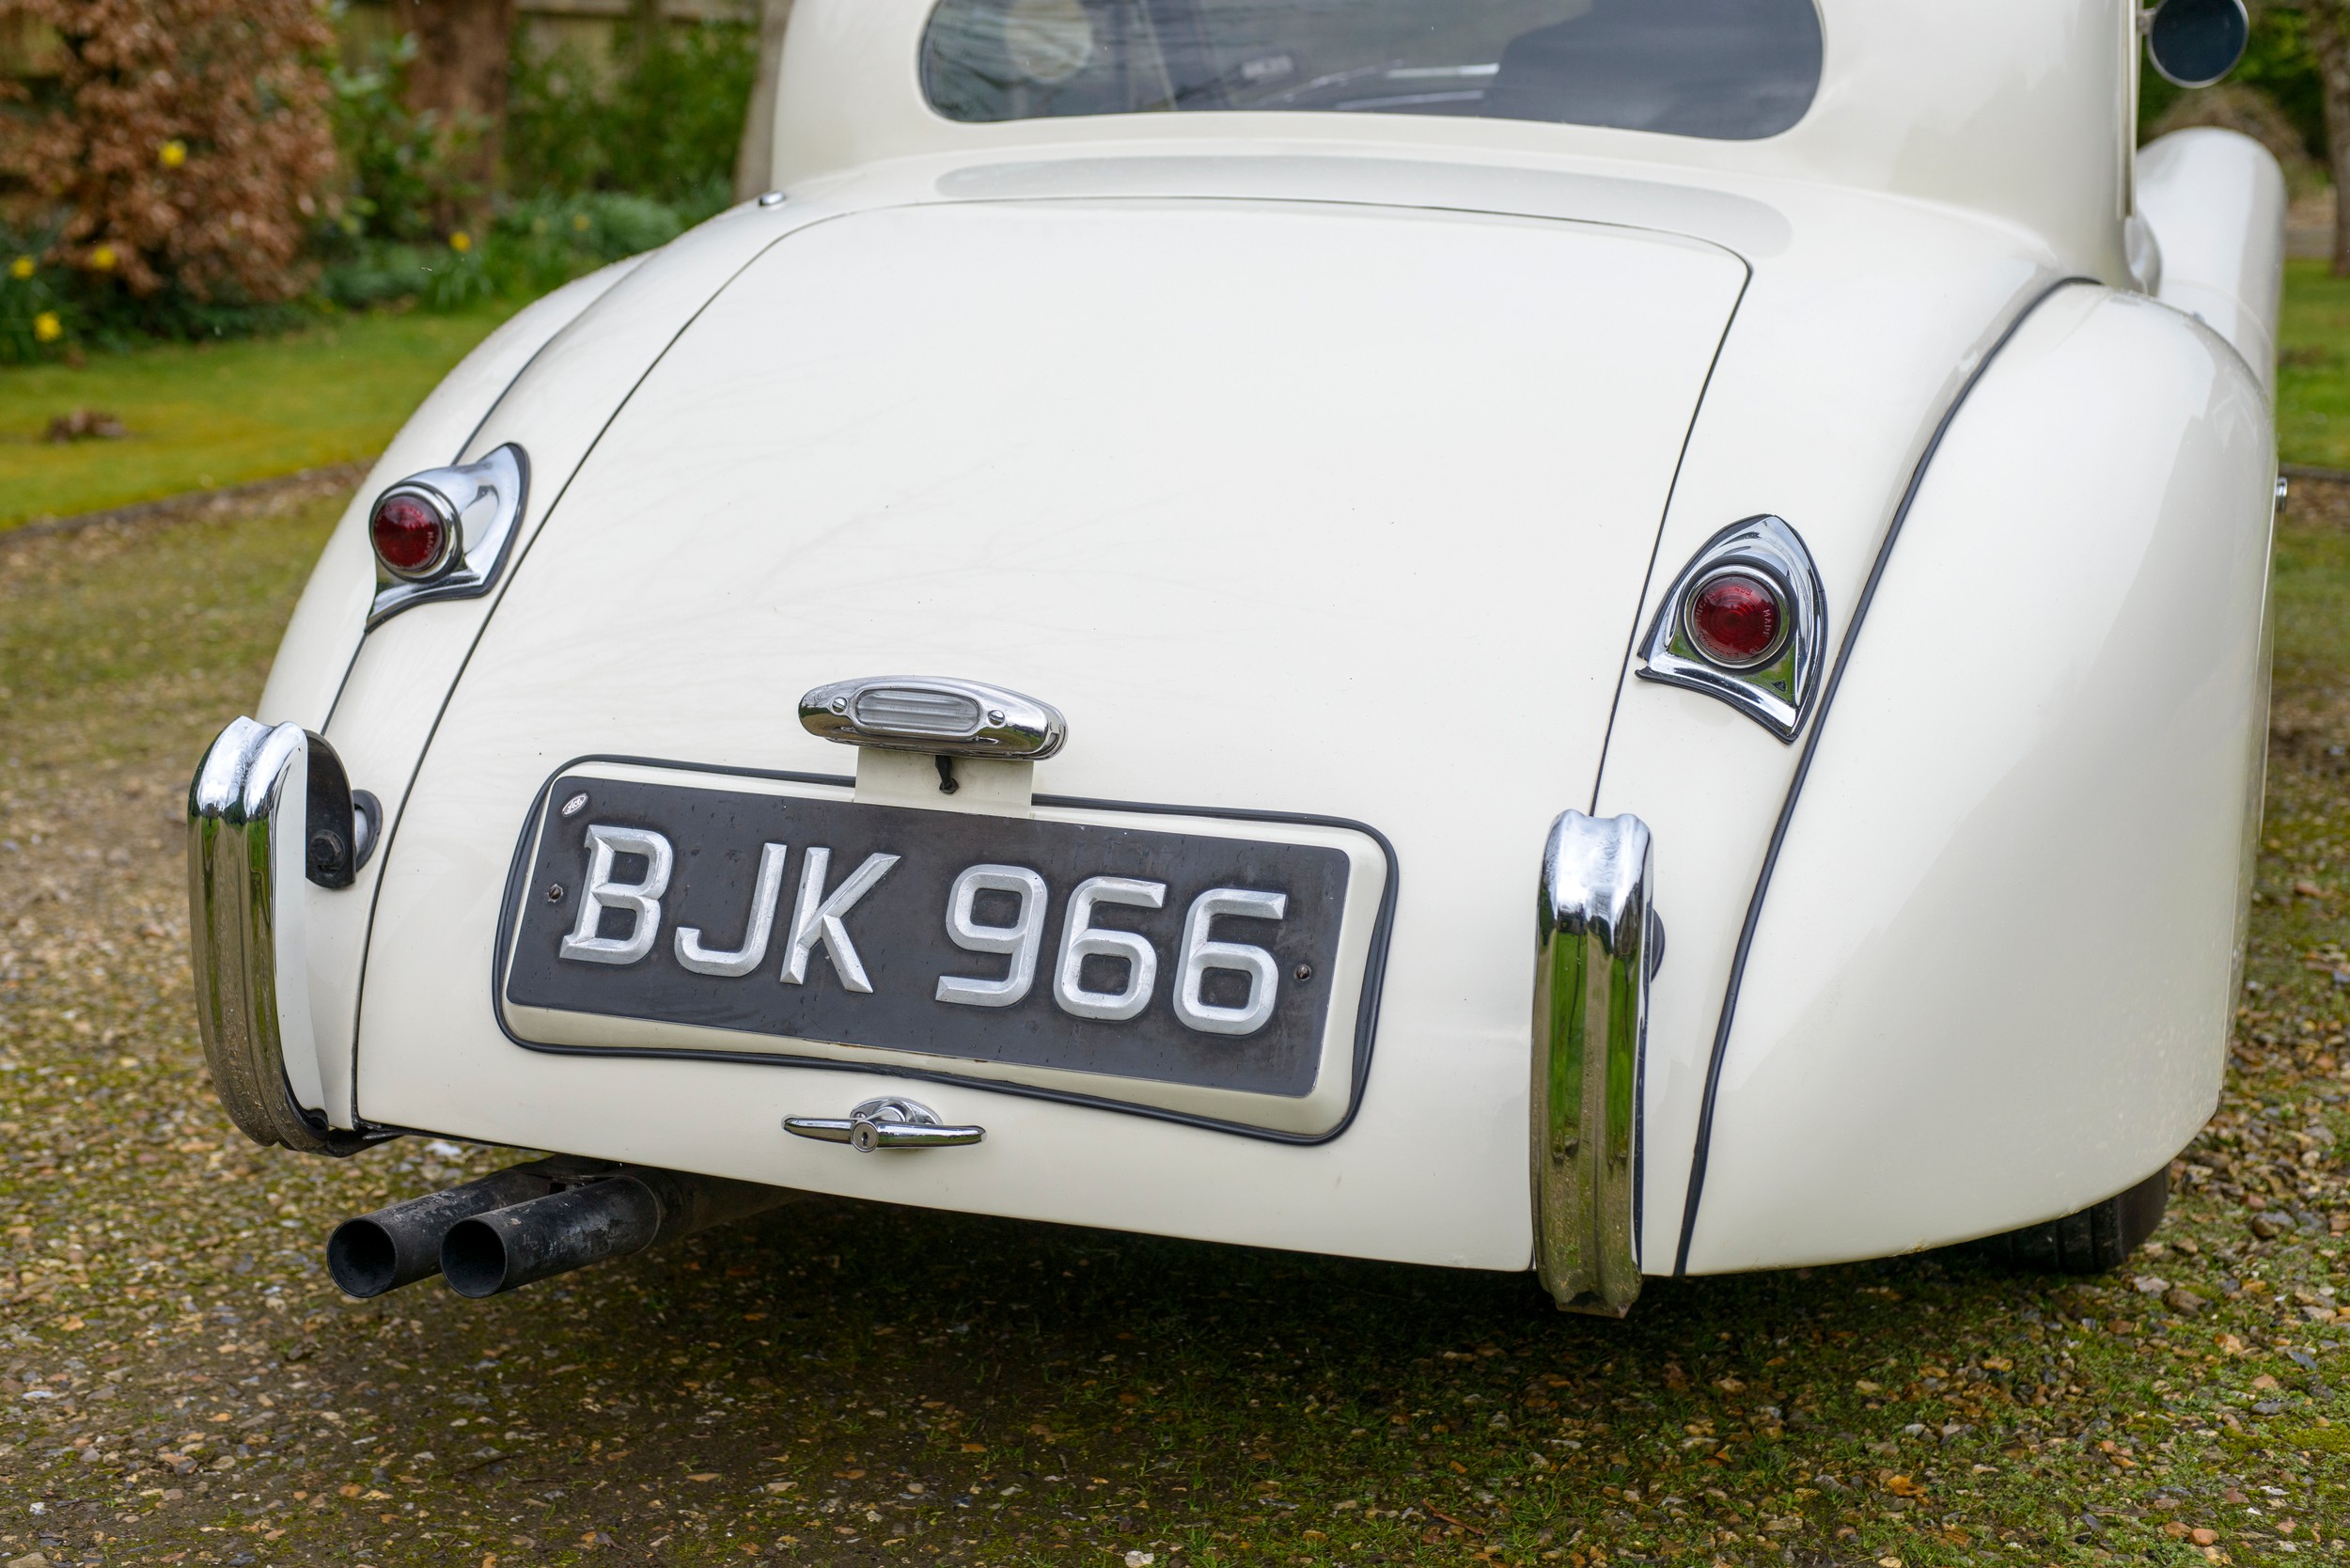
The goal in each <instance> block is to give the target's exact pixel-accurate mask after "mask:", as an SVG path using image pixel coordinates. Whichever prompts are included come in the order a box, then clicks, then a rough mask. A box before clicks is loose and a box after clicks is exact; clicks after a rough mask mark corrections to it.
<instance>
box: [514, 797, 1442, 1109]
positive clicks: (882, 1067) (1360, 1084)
mask: <svg viewBox="0 0 2350 1568" xmlns="http://www.w3.org/2000/svg"><path fill="white" fill-rule="evenodd" d="M586 762H618V763H622V764H625V765H627V766H630V767H645V768H668V769H674V770H676V771H678V772H682V773H705V774H719V775H726V776H733V777H737V778H779V779H784V780H787V781H789V782H791V783H794V784H824V785H830V786H833V787H835V788H838V789H854V788H855V786H856V780H855V779H854V778H844V777H841V776H838V775H836V774H821V773H786V772H782V771H780V770H777V769H773V768H738V767H726V766H722V765H719V764H717V763H707V762H680V761H676V760H671V759H668V758H665V757H622V756H615V755H609V754H601V753H591V754H590V755H588V756H586V757H574V758H572V760H570V761H568V762H566V763H564V764H563V765H562V766H561V767H559V768H556V770H555V771H554V772H553V773H551V774H549V775H548V776H547V781H546V782H545V783H543V784H541V785H540V786H539V791H538V793H537V794H536V795H534V796H533V797H532V798H531V802H530V809H529V810H528V811H527V812H526V813H525V815H524V817H523V827H522V832H521V834H520V835H519V836H517V838H516V839H515V842H514V858H513V860H512V862H511V863H510V864H509V866H508V868H507V871H506V891H505V894H504V897H503V900H502V902H500V904H499V906H498V929H497V946H496V947H495V948H494V949H493V950H492V951H491V954H490V1015H491V1016H492V1017H493V1018H495V1019H496V1020H497V1025H498V1032H499V1033H501V1034H503V1035H505V1036H506V1038H507V1039H509V1040H510V1041H512V1042H513V1043H515V1044H517V1045H519V1046H521V1047H522V1048H523V1049H524V1050H525V1051H540V1052H544V1053H546V1054H547V1055H550V1056H565V1057H652V1058H666V1059H669V1060H674V1061H728V1062H746V1061H747V1062H756V1063H759V1064H760V1065H762V1066H768V1067H813V1068H817V1069H820V1070H823V1071H825V1072H833V1073H866V1074H874V1075H876V1076H880V1077H886V1078H912V1079H915V1080H917V1081H919V1082H922V1083H934V1084H959V1085H961V1086H963V1087H964V1088H965V1089H980V1090H988V1091H989V1092H991V1093H995V1094H1016V1095H1019V1096H1021V1097H1022V1098H1024V1099H1030V1100H1050V1101H1053V1102H1055V1103H1056V1104H1058V1105H1082V1106H1084V1107H1085V1108H1086V1109H1088V1110H1104V1111H1117V1112H1120V1113H1121V1114H1124V1115H1127V1116H1145V1117H1149V1118H1151V1119H1152V1121H1172V1122H1175V1123H1177V1124H1179V1125H1181V1126H1185V1127H1199V1128H1202V1129H1204V1130H1206V1131H1208V1132H1212V1133H1230V1134H1232V1135H1233V1136H1235V1137H1253V1138H1259V1139H1262V1140H1263V1141H1265V1142H1268V1143H1287V1144H1293V1145H1296V1146H1298V1147H1301V1148H1312V1147H1313V1146H1315V1145H1316V1144H1323V1143H1328V1142H1330V1141H1331V1140H1332V1139H1333V1138H1336V1137H1339V1136H1340V1134H1342V1133H1344V1132H1345V1131H1346V1130H1347V1128H1349V1127H1351V1126H1353V1125H1354V1124H1355V1113H1356V1112H1357V1111H1359V1110H1361V1109H1362V1105H1363V1090H1364V1088H1365V1086H1366V1085H1368V1084H1369V1082H1370V1081H1371V1047H1372V1045H1373V1044H1374V1043H1376V1041H1377V1039H1378V1034H1379V998H1380V994H1381V989H1382V987H1383V986H1384V985H1385V983H1386V980H1387V945H1388V938H1389V936H1390V935H1391V934H1392V933H1393V932H1394V929H1395V902H1396V887H1397V885H1398V883H1399V882H1400V881H1401V879H1402V868H1401V866H1400V864H1399V863H1398V862H1397V860H1396V856H1395V846H1394V845H1393V844H1391V843H1389V842H1388V841H1387V835H1386V834H1384V833H1382V832H1380V831H1379V830H1378V829H1377V828H1375V827H1373V826H1371V824H1370V823H1358V822H1355V821H1354V820H1353V819H1352V818H1348V817H1323V816H1312V815H1308V814H1307V813H1305V812H1300V811H1248V810H1240V809H1237V808H1230V807H1222V806H1157V805H1150V804H1146V803H1143V802H1138V801H1127V800H1092V799H1089V798H1087V797H1085V796H1082V795H1038V796H1036V797H1035V802H1036V804H1037V805H1039V806H1066V807H1073V808H1077V809H1080V810H1087V811H1132V812H1134V813H1136V815H1146V816H1162V817H1214V818H1219V819H1221V820H1224V821H1227V822H1252V823H1300V824H1302V825H1305V826H1308V827H1340V828H1345V829H1347V830H1348V831H1350V832H1355V833H1359V834H1362V835H1363V836H1364V837H1365V838H1367V839H1370V840H1371V842H1373V843H1375V844H1377V845H1378V846H1379V853H1380V854H1381V855H1385V856H1387V887H1386V889H1385V890H1384V891H1383V892H1381V894H1380V895H1379V912H1378V915H1377V916H1376V917H1375V918H1374V919H1373V921H1372V924H1371V948H1370V950H1369V951H1367V952H1366V953H1364V955H1363V991H1362V999H1361V1001H1360V1002H1359V1003H1357V1005H1356V1007H1355V1080H1354V1082H1353V1083H1352V1084H1351V1085H1349V1086H1348V1092H1347V1099H1346V1114H1345V1115H1344V1116H1342V1117H1340V1119H1339V1121H1338V1125H1336V1126H1334V1127H1332V1128H1331V1129H1330V1130H1329V1131H1328V1132H1326V1133H1284V1132H1280V1131H1277V1130H1276V1129H1274V1128H1270V1127H1252V1126H1250V1125H1249V1124H1248V1123H1246V1122H1245V1121H1222V1120H1220V1119H1218V1118H1216V1117H1211V1116H1193V1115H1190V1114H1188V1113H1187V1112H1183V1111H1176V1110H1167V1109H1166V1108H1165V1107H1163V1106H1159V1105H1135V1104H1133V1103H1131V1102H1129V1101H1125V1100H1112V1099H1108V1098H1105V1097H1104V1096H1101V1095H1093V1094H1072V1093H1069V1092H1068V1091H1066V1090H1056V1089H1040V1088H1038V1087H1037V1086H1035V1085H1033V1084H1018V1083H1007V1082H1005V1081H1004V1080H1002V1079H1000V1078H975V1077H966V1076H964V1075H963V1074H955V1073H932V1072H926V1071H923V1070H920V1069H917V1068H905V1067H891V1066H889V1065H887V1064H885V1063H879V1062H865V1061H837V1060H835V1059H833V1058H829V1057H800V1056H792V1055H791V1054H790V1053H788V1052H781V1051H776V1052H769V1051H695V1050H688V1049H682V1048H680V1049H669V1048H665V1047H660V1046H650V1045H548V1044H542V1043H540V1042H538V1041H533V1040H525V1039H524V1038H523V1037H522V1036H520V1035H518V1034H516V1033H515V1032H514V1031H513V1029H512V1028H511V1027H509V1025H508V1024H507V1022H506V1006H505V998H504V996H502V995H501V988H500V986H499V983H498V980H499V977H500V976H501V975H502V974H503V973H504V971H505V968H506V955H507V952H508V950H509V949H510V948H511V947H512V946H513V940H514V911H515V910H516V909H518V908H520V907H521V904H522V883H523V874H524V871H525V869H526V868H527V867H528V865H529V863H530V847H531V845H532V843H533V842H535V841H536V839H537V838H538V834H539V828H540V823H541V822H542V821H543V819H544V817H545V814H546V805H547V794H548V792H549V791H551V790H553V789H554V788H555V781H556V779H557V778H560V777H562V776H563V775H564V774H566V773H568V772H570V771H571V770H572V769H573V768H575V767H578V766H580V765H581V764H582V763H586Z"/></svg>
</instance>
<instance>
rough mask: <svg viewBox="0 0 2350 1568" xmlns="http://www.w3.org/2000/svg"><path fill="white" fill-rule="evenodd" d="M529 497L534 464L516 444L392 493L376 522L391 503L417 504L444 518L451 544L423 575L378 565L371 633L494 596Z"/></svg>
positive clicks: (371, 510) (432, 471)
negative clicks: (405, 616)
mask: <svg viewBox="0 0 2350 1568" xmlns="http://www.w3.org/2000/svg"><path fill="white" fill-rule="evenodd" d="M529 491H530V459H529V456H528V455H527V454H526V453H525V452H524V450H523V449H522V448H521V447H517V446H515V445H514V444H513V443H512V442H509V443H507V444H506V445H505V446H503V447H498V448H497V449H496V450H495V451H493V452H492V453H490V454H489V455H488V456H487V457H484V458H481V459H480V460H479V461H478V462H474V463H463V464H461V465H458V466H456V467H451V468H428V469H426V470H425V471H424V472H423V473H421V474H411V475H410V476H408V478H404V479H401V480H399V482H398V483H396V484H393V485H390V486H388V487H386V488H385V490H384V493H383V494H381V495H378V496H377V497H376V498H375V500H374V502H373V504H371V505H370V506H369V507H368V519H369V520H370V522H372V520H373V519H374V516H375V514H376V512H377V510H380V509H381V508H382V507H383V506H384V503H385V502H387V501H389V500H391V499H393V498H394V497H395V496H412V497H414V498H415V499H416V500H419V501H421V502H423V503H424V504H425V505H426V506H428V507H430V508H431V510H433V511H434V512H436V513H438V514H439V515H440V517H441V518H442V520H443V521H444V523H446V525H448V528H449V533H450V539H451V543H450V545H449V547H448V548H446V550H444V551H443V552H442V554H441V556H440V557H439V558H438V559H437V560H435V561H434V562H433V563H432V564H431V566H430V567H428V568H426V569H424V570H422V571H417V572H399V571H395V570H394V569H393V568H391V567H390V566H388V565H386V564H385V563H384V560H383V558H382V557H380V556H378V557H376V561H375V602H374V604H371V605H370V606H369V607H368V630H369V631H373V630H374V629H375V628H376V627H378V626H381V625H382V624H383V623H384V621H386V620H388V619H391V618H392V617H393V616H396V615H398V614H399V612H400V611H402V610H405V609H411V608H413V607H415V605H418V604H430V603H431V602H432V601H433V600H436V599H474V598H478V597H479V596H480V595H482V594H485V593H487V592H489V591H490V589H491V588H493V586H495V584H496V583H497V579H498V574H499V573H500V572H504V571H505V570H506V562H507V557H509V555H511V554H512V553H513V547H514V536H515V534H516V533H517V531H519V529H520V527H521V525H522V518H523V508H524V506H525V503H526V502H527V500H528V498H529Z"/></svg>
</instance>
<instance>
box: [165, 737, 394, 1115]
mask: <svg viewBox="0 0 2350 1568" xmlns="http://www.w3.org/2000/svg"><path fill="white" fill-rule="evenodd" d="M337 786H339V787H340V795H341V814H340V820H339V822H331V823H330V822H321V820H320V819H321V813H319V812H317V811H314V810H313V809H312V801H313V800H314V798H315V797H317V796H319V795H320V794H321V793H323V794H326V795H328V796H332V795H333V794H334V793H335V792H336V789H337ZM325 815H327V816H330V817H331V816H332V813H331V812H329V813H326V814H325ZM352 825H353V824H352V802H351V792H350V786H349V784H348V782H347V781H346V780H345V778H344V775H343V769H342V764H341V762H340V761H339V760H337V759H336V758H335V755H334V751H333V748H332V747H330V746H328V745H327V744H326V742H325V741H324V740H323V739H321V737H319V736H317V735H313V734H310V733H309V732H308V731H306V730H305V729H303V728H302V726H300V725H298V724H280V725H277V726H275V727H274V728H273V727H271V726H268V725H263V724H258V723H256V722H255V721H253V720H252V719H249V718H239V719H235V720H233V721H231V722H230V724H229V725H228V728H227V729H224V730H222V731H221V732H220V735H219V738H218V739H216V740H214V741H213V742H212V745H211V749H210V750H208V751H207V752H206V753H205V754H204V760H203V761H202V763H200V764H199V765H198V766H197V768H196V777H195V779H194V780H193V781H191V783H190V784H189V786H188V946H189V953H188V958H189V965H190V967H191V969H192V970H193V971H194V978H195V982H196V983H195V989H196V1023H197V1026H198V1028H199V1031H200V1032H201V1034H202V1036H203V1040H204V1058H205V1061H206V1063H207V1064H208V1065H209V1066H210V1067H211V1074H212V1085H213V1087H214V1089H215V1090H218V1092H219V1095H220V1103H221V1105H223V1106H224V1107H225V1108H226V1109H227V1112H228V1115H229V1118H230V1120H232V1121H235V1122H236V1124H237V1128H238V1130H239V1131H240V1132H242V1133H243V1134H244V1135H245V1137H249V1138H251V1139H252V1140H253V1141H254V1142H256V1143H258V1144H262V1145H264V1146H266V1145H270V1144H282V1145H284V1146H285V1147H286V1148H288V1149H292V1150H295V1151H298V1152H303V1153H313V1154H349V1153H353V1152H357V1151H358V1150H360V1149H364V1148H366V1147H367V1146H368V1144H370V1143H374V1142H377V1141H380V1140H379V1139H378V1138H376V1137H370V1136H368V1135H366V1134H361V1133H350V1132H343V1131H340V1130H338V1129H337V1128H334V1127H330V1126H327V1125H326V1124H325V1122H324V1119H323V1118H321V1117H320V1116H319V1115H318V1114H317V1113H316V1112H312V1111H306V1110H305V1109H304V1108H303V1107H302V1105H300V1104H299V1103H298V1102H297V1101H296V1099H295V1097H294V1090H293V1088H292V1085H291V1084H290V1082H289V1081H288V1079H287V1074H286V1051H285V1047H286V1038H287V1035H288V1033H289V1014H295V1015H296V1016H294V1017H293V1019H292V1026H291V1027H292V1032H294V1033H295V1034H296V1035H297V1037H298V1038H299V1039H301V1040H306V1039H307V1037H308V1034H309V1019H308V1017H307V1015H306V1010H307V1002H306V997H307V992H308V984H307V975H306V974H305V972H304V970H303V968H302V964H303V962H304V955H303V953H302V951H301V950H300V947H299V944H298V943H297V942H295V941H292V940H290V939H289V933H294V932H298V931H299V924H298V921H297V920H294V919H289V918H286V917H285V912H284V911H282V910H281V909H280V907H279V904H280V898H281V890H280V886H279V884H280V875H279V872H280V864H279V862H280V859H281V857H282V856H284V855H296V856H301V857H303V858H304V862H305V863H304V864H303V865H302V866H301V871H302V877H303V881H301V882H296V883H294V884H293V886H296V887H300V886H304V884H305V883H313V884H317V885H319V886H350V884H351V870H350V866H349V864H348V862H346V863H344V864H342V865H337V866H318V865H315V864H311V863H309V862H310V861H311V860H312V859H313V858H314V856H313V846H312V845H311V843H310V839H311V838H312V833H311V829H312V828H313V827H314V826H315V827H320V828H321V829H322V830H338V831H339V833H340V834H341V835H343V842H344V843H345V844H346V845H347V844H349V843H350V841H351V835H352ZM289 829H290V830H291V834H292V837H291V838H290V839H288V838H287V837H286V833H287V830H289ZM346 853H347V852H346Z"/></svg>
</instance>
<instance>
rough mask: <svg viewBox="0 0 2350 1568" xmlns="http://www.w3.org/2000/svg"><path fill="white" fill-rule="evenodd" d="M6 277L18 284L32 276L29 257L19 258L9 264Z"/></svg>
mask: <svg viewBox="0 0 2350 1568" xmlns="http://www.w3.org/2000/svg"><path fill="white" fill-rule="evenodd" d="M8 275H9V276H10V277H12V278H15V279H16V280H17V281H18V282H19V283H22V282H24V280H25V279H26V278H28V277H30V276H32V275H33V259H32V258H31V257H29V256H20V257H18V258H17V259H15V260H13V261H11V262H9V263H8Z"/></svg>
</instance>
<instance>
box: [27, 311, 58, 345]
mask: <svg viewBox="0 0 2350 1568" xmlns="http://www.w3.org/2000/svg"><path fill="white" fill-rule="evenodd" d="M33 336H34V337H38V338H39V339H40V340H41V341H42V342H44V343H54V342H55V341H56V340H57V339H58V338H60V337H64V336H65V323H64V322H63V321H59V320H57V313H56V312H55V311H54V310H44V311H42V312H41V313H40V314H39V315H38V316H36V317H34V318H33Z"/></svg>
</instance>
